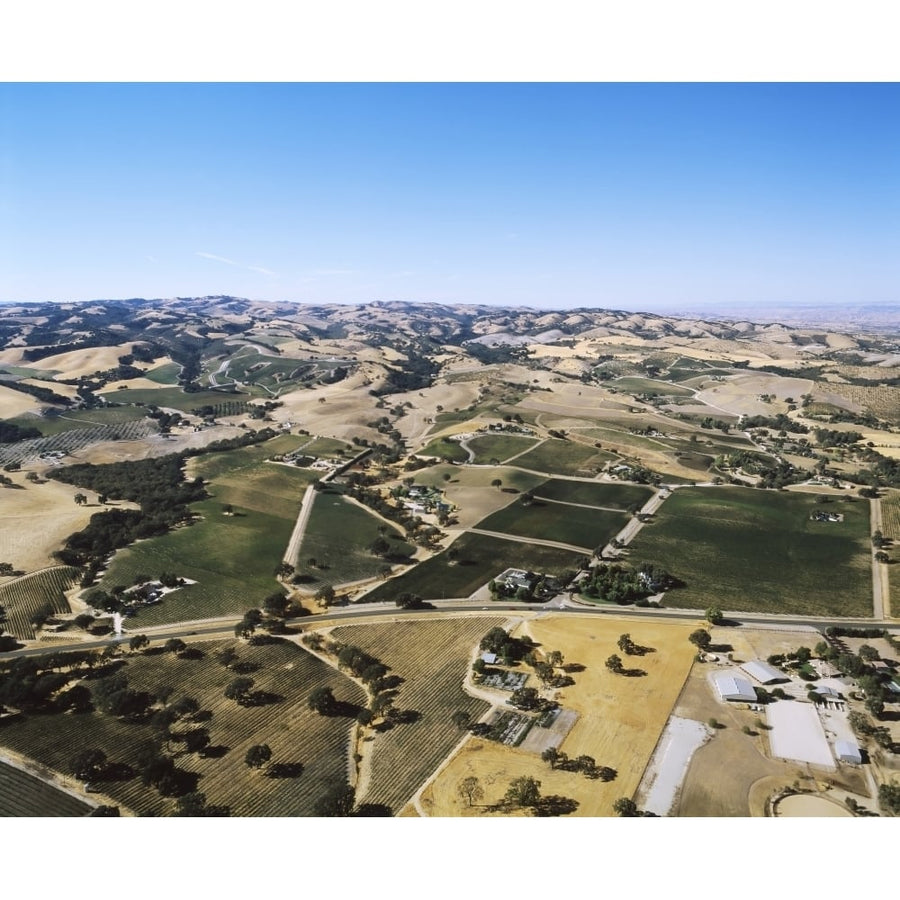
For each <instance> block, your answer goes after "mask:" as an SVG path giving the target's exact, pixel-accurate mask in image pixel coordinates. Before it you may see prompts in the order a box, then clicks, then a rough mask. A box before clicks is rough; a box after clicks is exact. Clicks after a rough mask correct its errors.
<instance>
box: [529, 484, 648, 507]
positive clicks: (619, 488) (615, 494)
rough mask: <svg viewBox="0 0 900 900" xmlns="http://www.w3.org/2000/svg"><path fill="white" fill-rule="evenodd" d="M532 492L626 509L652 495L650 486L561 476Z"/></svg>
mask: <svg viewBox="0 0 900 900" xmlns="http://www.w3.org/2000/svg"><path fill="white" fill-rule="evenodd" d="M534 493H535V496H536V497H543V498H546V499H547V500H560V501H562V502H563V503H584V504H586V505H588V506H607V507H611V508H613V509H628V508H629V507H630V506H633V505H634V504H638V505H640V506H643V505H644V504H645V503H646V502H647V501H648V500H649V499H650V498H651V497H652V496H653V491H652V490H651V489H650V488H648V487H641V486H640V485H635V484H601V483H598V482H596V481H593V482H589V481H568V480H564V479H561V478H551V479H550V480H549V481H545V482H544V483H543V484H541V485H539V486H538V487H536V488H535V489H534Z"/></svg>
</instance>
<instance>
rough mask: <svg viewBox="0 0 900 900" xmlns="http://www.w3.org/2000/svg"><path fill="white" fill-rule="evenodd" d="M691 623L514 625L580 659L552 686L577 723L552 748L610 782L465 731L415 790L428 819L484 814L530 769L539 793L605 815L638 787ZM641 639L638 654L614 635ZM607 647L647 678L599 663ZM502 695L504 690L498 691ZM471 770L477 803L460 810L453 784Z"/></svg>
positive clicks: (555, 619) (677, 680)
mask: <svg viewBox="0 0 900 900" xmlns="http://www.w3.org/2000/svg"><path fill="white" fill-rule="evenodd" d="M695 627H696V623H694V622H685V623H679V622H659V621H652V620H650V619H641V618H637V617H631V616H629V617H628V618H623V619H606V618H604V619H602V620H600V619H598V618H595V617H590V618H588V617H584V618H581V617H575V616H572V615H566V616H548V617H540V618H535V619H530V620H528V621H527V622H526V623H525V624H524V625H523V626H522V627H521V629H520V631H521V632H522V633H527V634H530V635H531V636H532V637H533V638H534V639H535V640H536V641H537V642H538V643H539V644H540V645H541V649H542V650H543V651H545V652H546V651H549V650H560V651H562V653H563V655H564V657H565V661H566V663H567V664H577V665H583V666H584V667H585V668H584V670H583V671H580V672H579V671H573V672H572V677H573V678H574V679H575V684H574V685H572V686H570V687H567V688H564V689H563V690H562V691H560V692H559V694H558V696H557V699H558V700H559V701H560V703H561V705H562V706H563V707H564V708H565V709H572V710H575V711H576V712H577V713H578V721H577V722H576V723H575V726H574V727H573V728H572V730H571V731H570V732H569V734H568V735H567V736H566V738H565V740H564V741H563V742H562V744H561V745H560V748H559V749H560V750H561V751H562V752H564V753H566V754H568V756H569V758H570V759H573V758H575V757H577V756H580V755H582V754H584V755H588V756H592V757H593V758H594V759H595V760H596V762H597V764H598V765H600V766H610V767H611V768H613V769H615V770H616V771H617V773H618V775H617V777H616V778H615V779H613V780H612V781H610V782H602V781H593V780H589V779H587V778H585V777H584V776H583V775H580V774H577V773H573V772H565V771H559V770H557V771H553V770H551V769H550V767H549V766H548V765H547V763H544V762H542V761H541V759H540V757H538V756H535V755H533V754H530V753H526V752H524V751H523V750H519V749H515V748H511V747H504V746H501V745H499V744H495V743H492V742H489V741H483V740H480V739H478V740H476V739H474V738H472V739H470V740H469V741H467V742H466V744H465V746H464V747H463V748H462V750H461V751H460V752H459V753H458V754H457V755H456V756H455V757H454V758H453V760H451V762H450V763H449V765H448V766H447V768H446V769H444V770H443V771H442V772H441V773H440V775H439V776H438V777H437V779H436V780H435V781H434V783H433V784H431V785H430V786H429V787H428V788H427V789H426V790H425V791H424V792H423V794H422V800H421V803H422V808H423V809H424V810H425V811H426V812H427V813H428V814H429V815H434V816H470V815H484V814H486V813H485V809H484V806H486V805H489V804H491V803H494V802H496V801H497V800H499V799H500V798H501V797H502V795H503V794H504V793H505V791H506V788H507V787H508V786H509V782H510V781H511V780H512V779H513V778H516V777H518V776H520V775H531V776H534V777H535V778H537V779H538V780H539V781H540V782H541V785H542V787H541V793H542V794H544V795H545V796H546V795H551V794H558V795H559V796H561V797H567V798H570V799H573V800H575V801H577V802H578V809H577V810H576V812H575V815H578V816H610V815H613V811H612V804H613V803H614V802H615V800H617V799H618V798H619V797H631V796H632V794H634V792H635V791H636V790H637V786H638V784H639V783H640V780H641V777H642V775H643V773H644V769H645V768H646V766H647V763H648V762H649V760H650V757H651V755H652V754H653V750H654V748H655V746H656V742H657V740H658V739H659V736H660V734H661V733H662V730H663V728H664V727H665V724H666V720H667V719H668V716H669V713H670V711H671V709H672V707H673V706H674V705H675V702H676V700H677V698H678V695H679V693H680V691H681V687H682V685H683V684H684V680H685V678H686V677H687V674H688V672H689V670H690V667H691V663H692V661H693V658H694V653H695V648H694V647H693V645H692V644H690V643H689V642H688V639H687V637H688V635H689V634H690V632H691V631H693V629H694V628H695ZM626 631H627V632H628V633H629V634H630V635H631V638H632V640H633V641H634V642H635V643H636V644H638V645H641V646H644V647H651V648H653V652H649V653H647V654H645V655H644V656H625V655H624V654H622V653H621V651H619V650H618V648H617V646H616V642H617V641H618V639H619V636H620V635H621V634H622V633H623V632H626ZM613 653H618V654H619V655H620V656H621V657H622V658H623V663H624V666H625V668H626V669H637V668H640V669H643V670H645V671H646V673H647V674H646V675H643V676H636V677H628V676H625V675H614V674H613V673H611V672H609V671H608V670H607V669H606V666H605V661H606V659H607V658H608V657H609V656H610V655H611V654H613ZM500 696H501V697H502V696H503V695H500ZM470 775H474V776H475V777H477V778H478V779H479V781H480V782H481V785H482V787H483V788H484V792H485V797H484V800H483V805H481V806H478V807H473V808H471V809H470V808H468V807H466V805H465V803H464V802H463V801H462V800H461V799H460V798H459V796H458V795H457V786H458V785H459V783H460V782H461V781H462V780H463V779H464V778H466V777H468V776H470Z"/></svg>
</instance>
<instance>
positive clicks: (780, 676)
mask: <svg viewBox="0 0 900 900" xmlns="http://www.w3.org/2000/svg"><path fill="white" fill-rule="evenodd" d="M741 669H742V670H743V671H744V672H745V673H746V674H747V675H749V676H750V677H751V678H753V679H754V680H755V681H758V682H759V683H760V684H776V683H777V682H779V681H789V680H790V679H789V678H788V677H787V676H786V675H785V674H784V672H779V671H778V669H776V668H775V667H774V666H770V665H769V664H768V663H764V662H761V661H760V660H758V659H751V660H750V661H749V662H745V663H743V664H742V665H741Z"/></svg>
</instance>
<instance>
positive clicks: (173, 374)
mask: <svg viewBox="0 0 900 900" xmlns="http://www.w3.org/2000/svg"><path fill="white" fill-rule="evenodd" d="M180 372H181V366H180V365H179V364H178V363H174V362H171V363H163V364H162V365H161V366H157V367H156V368H155V369H148V370H147V371H146V372H145V373H144V377H145V378H148V379H149V380H150V381H155V382H156V383H157V384H168V385H174V384H178V375H179V373H180Z"/></svg>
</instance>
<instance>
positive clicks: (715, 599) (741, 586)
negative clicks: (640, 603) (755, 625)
mask: <svg viewBox="0 0 900 900" xmlns="http://www.w3.org/2000/svg"><path fill="white" fill-rule="evenodd" d="M816 509H827V510H832V511H835V512H841V513H843V514H844V521H843V522H815V521H812V520H811V519H810V514H811V513H812V512H813V511H814V510H816ZM868 535H869V504H868V503H867V502H865V501H856V502H846V501H844V502H834V503H829V504H824V505H820V504H817V503H816V502H815V496H814V495H811V494H797V493H788V492H778V491H760V490H755V489H753V488H735V487H727V488H681V489H679V490H677V491H675V493H674V494H673V495H672V496H671V497H670V498H669V499H668V500H666V501H665V503H664V504H663V505H662V507H661V508H660V510H659V511H658V512H657V514H656V517H655V520H654V521H653V522H651V523H650V524H648V525H646V526H644V528H643V529H642V530H641V531H640V532H639V534H638V535H637V537H636V538H635V540H634V541H633V542H632V544H631V545H630V548H629V556H630V557H631V559H632V561H634V562H640V561H644V560H646V561H649V562H653V563H656V564H658V565H661V566H663V567H664V568H665V569H668V571H669V572H671V573H672V574H673V575H675V576H676V577H677V578H679V579H681V580H682V581H684V582H685V583H686V585H687V586H686V587H685V588H683V589H678V590H675V591H673V592H671V593H670V594H669V595H668V598H667V605H670V606H676V607H687V608H692V609H703V608H705V607H707V606H710V605H716V606H719V607H721V608H723V609H728V610H741V611H752V612H767V613H783V614H788V615H790V614H797V615H819V616H866V615H871V613H872V585H871V565H870V562H869V553H870V548H869V537H868Z"/></svg>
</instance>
